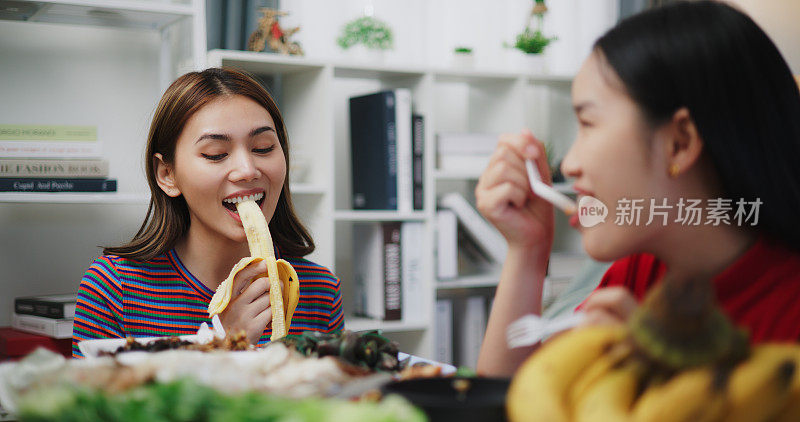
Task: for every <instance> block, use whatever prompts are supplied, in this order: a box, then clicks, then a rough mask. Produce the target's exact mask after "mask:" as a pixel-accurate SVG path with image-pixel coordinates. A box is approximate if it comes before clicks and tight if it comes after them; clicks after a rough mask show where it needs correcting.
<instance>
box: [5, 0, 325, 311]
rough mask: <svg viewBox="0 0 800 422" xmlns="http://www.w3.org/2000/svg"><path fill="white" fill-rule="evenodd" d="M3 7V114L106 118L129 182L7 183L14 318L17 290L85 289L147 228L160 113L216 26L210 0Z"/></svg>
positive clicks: (101, 127) (8, 279)
mask: <svg viewBox="0 0 800 422" xmlns="http://www.w3.org/2000/svg"><path fill="white" fill-rule="evenodd" d="M7 3H11V2H7ZM2 6H3V7H5V6H8V9H6V10H4V17H5V18H6V19H5V20H0V54H2V56H3V59H2V60H0V75H2V78H0V88H1V89H2V91H3V92H4V98H6V99H8V100H9V101H6V102H4V103H5V105H0V115H2V116H3V120H4V123H12V124H63V125H92V126H97V128H98V139H99V141H100V142H101V143H102V148H103V158H105V159H107V160H108V161H109V168H110V177H112V178H116V179H117V180H118V192H114V193H46V194H45V193H41V194H40V193H0V239H2V241H0V256H1V257H2V258H0V266H2V267H3V268H4V274H3V276H2V277H0V291H2V294H1V295H0V325H9V324H10V319H11V314H12V310H13V298H14V297H19V296H25V295H33V294H45V293H64V292H70V291H75V290H76V289H77V286H78V283H79V281H80V278H81V275H82V274H83V272H84V271H85V270H86V267H88V265H89V264H90V263H91V260H93V259H94V257H96V256H98V255H99V254H100V253H101V250H100V248H99V247H98V245H112V244H121V243H123V242H125V241H127V240H129V239H130V237H131V236H132V235H133V233H135V232H136V229H137V228H138V226H139V224H141V221H142V219H143V218H144V215H145V214H144V213H145V211H146V209H147V203H148V199H149V191H148V188H147V183H146V181H145V177H144V170H143V165H142V155H143V152H144V145H145V142H146V137H147V130H148V126H149V123H150V118H151V115H152V113H153V111H154V110H155V106H156V104H157V102H158V99H159V98H160V96H161V93H162V92H163V91H164V89H166V87H167V86H168V84H169V83H171V82H172V81H173V80H174V79H175V78H176V77H177V76H178V75H180V74H182V73H185V72H187V71H190V70H195V69H202V68H203V67H205V60H206V31H205V0H36V1H25V0H22V1H16V2H13V4H3V5H2ZM12 14H13V15H14V17H12ZM11 99H13V100H11ZM298 189H299V190H300V191H308V192H322V191H325V190H326V189H327V187H322V188H321V187H318V186H316V187H312V186H300V187H299V188H298ZM45 262H46V263H45Z"/></svg>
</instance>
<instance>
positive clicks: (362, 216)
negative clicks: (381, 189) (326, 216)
mask: <svg viewBox="0 0 800 422" xmlns="http://www.w3.org/2000/svg"><path fill="white" fill-rule="evenodd" d="M333 217H334V219H336V220H337V221H424V220H425V219H427V218H428V215H427V214H426V213H425V212H423V211H415V212H410V213H408V212H404V213H400V212H397V211H336V212H335V213H334V215H333Z"/></svg>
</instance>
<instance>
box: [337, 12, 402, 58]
mask: <svg viewBox="0 0 800 422" xmlns="http://www.w3.org/2000/svg"><path fill="white" fill-rule="evenodd" d="M336 43H337V44H339V47H341V48H342V49H343V50H350V51H356V52H357V55H359V54H361V55H368V54H370V53H371V55H373V56H380V55H381V53H382V52H383V51H385V50H389V49H391V48H392V47H393V45H394V43H393V38H392V30H391V28H389V26H388V25H387V24H386V23H384V22H383V21H381V20H379V19H376V18H374V17H372V16H363V17H360V18H357V19H354V20H352V21H350V22H348V23H346V24H345V25H344V27H343V28H342V33H341V35H339V38H337V39H336ZM375 53H378V54H375ZM373 58H378V57H373Z"/></svg>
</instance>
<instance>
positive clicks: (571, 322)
mask: <svg viewBox="0 0 800 422" xmlns="http://www.w3.org/2000/svg"><path fill="white" fill-rule="evenodd" d="M583 319H584V315H583V312H575V313H572V314H568V315H562V316H559V317H555V318H552V319H547V318H542V317H540V316H538V315H534V314H528V315H525V316H523V317H522V318H520V319H518V320H516V321H514V322H512V323H511V324H509V325H508V328H506V342H507V343H508V347H509V348H510V349H514V348H517V347H524V346H530V345H533V344H536V343H538V342H540V341H542V340H544V339H545V338H547V337H548V336H551V335H553V334H555V333H558V332H560V331H564V330H567V329H570V328H572V327H574V326H576V325H578V324H580V323H581V321H583Z"/></svg>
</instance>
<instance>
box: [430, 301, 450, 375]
mask: <svg viewBox="0 0 800 422" xmlns="http://www.w3.org/2000/svg"><path fill="white" fill-rule="evenodd" d="M435 327H436V332H435V333H434V335H435V336H436V352H435V355H434V359H435V360H436V361H438V362H442V363H453V301H452V299H438V300H437V301H436V325H435Z"/></svg>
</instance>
